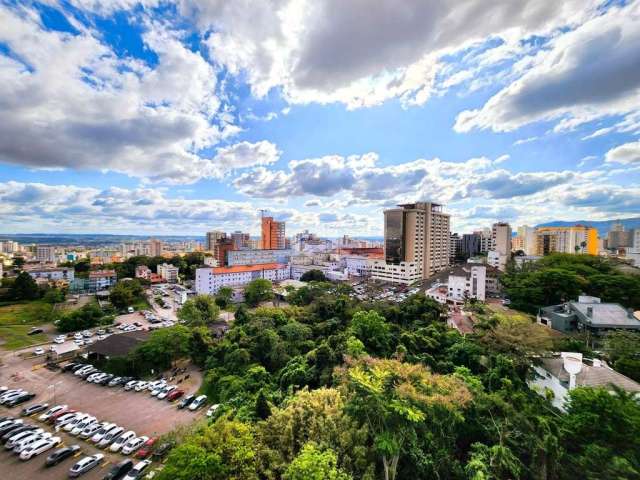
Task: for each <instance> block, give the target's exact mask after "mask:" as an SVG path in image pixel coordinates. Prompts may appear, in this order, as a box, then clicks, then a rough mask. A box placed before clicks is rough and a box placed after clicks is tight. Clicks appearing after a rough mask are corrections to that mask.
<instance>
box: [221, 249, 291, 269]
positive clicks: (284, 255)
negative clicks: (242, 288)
mask: <svg viewBox="0 0 640 480" xmlns="http://www.w3.org/2000/svg"><path fill="white" fill-rule="evenodd" d="M291 255H293V250H290V249H289V250H287V249H268V250H267V249H265V250H231V251H228V252H227V264H228V265H229V266H230V267H233V266H235V265H259V264H265V263H283V264H284V263H289V261H290V259H291Z"/></svg>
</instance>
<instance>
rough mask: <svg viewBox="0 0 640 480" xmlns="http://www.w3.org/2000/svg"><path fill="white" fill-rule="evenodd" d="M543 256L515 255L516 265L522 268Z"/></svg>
mask: <svg viewBox="0 0 640 480" xmlns="http://www.w3.org/2000/svg"><path fill="white" fill-rule="evenodd" d="M541 258H542V257H541V256H540V255H519V256H515V257H513V261H514V262H515V263H516V267H518V268H522V267H523V266H524V265H526V264H528V263H535V262H537V261H538V260H540V259H541Z"/></svg>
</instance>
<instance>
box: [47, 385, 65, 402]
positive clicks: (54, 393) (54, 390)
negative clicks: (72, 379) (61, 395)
mask: <svg viewBox="0 0 640 480" xmlns="http://www.w3.org/2000/svg"><path fill="white" fill-rule="evenodd" d="M61 383H62V381H60V382H56V383H52V384H51V385H49V386H48V387H47V388H52V389H53V399H52V400H51V403H52V404H53V405H55V403H56V385H60V384H61Z"/></svg>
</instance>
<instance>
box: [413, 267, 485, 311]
mask: <svg viewBox="0 0 640 480" xmlns="http://www.w3.org/2000/svg"><path fill="white" fill-rule="evenodd" d="M428 281H429V282H430V284H431V287H429V288H428V289H427V290H426V291H425V295H426V296H427V297H430V298H433V299H434V300H435V301H437V302H438V303H443V304H444V303H464V302H465V301H466V300H468V299H472V298H473V299H476V300H478V301H481V302H484V301H485V299H486V281H487V268H486V267H485V266H484V265H472V264H466V265H464V266H460V267H453V268H450V269H448V270H445V271H444V272H440V273H439V274H436V275H435V276H434V277H431V278H430V279H429V280H428Z"/></svg>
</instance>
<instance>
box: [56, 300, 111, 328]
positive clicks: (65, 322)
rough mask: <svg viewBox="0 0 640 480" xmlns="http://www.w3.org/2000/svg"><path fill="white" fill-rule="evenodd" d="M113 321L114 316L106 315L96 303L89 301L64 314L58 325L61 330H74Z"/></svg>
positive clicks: (57, 322)
mask: <svg viewBox="0 0 640 480" xmlns="http://www.w3.org/2000/svg"><path fill="white" fill-rule="evenodd" d="M103 319H105V320H107V321H109V322H110V321H111V320H112V317H105V314H104V312H103V311H102V309H101V308H100V307H99V306H98V305H97V304H96V303H88V304H87V305H84V306H83V307H82V308H79V309H77V310H73V311H71V312H68V313H66V314H64V315H62V316H61V317H60V318H59V319H58V320H57V321H56V327H57V329H58V331H60V332H63V333H65V332H73V331H76V330H85V329H87V328H92V327H95V326H96V325H98V324H99V323H101V322H102V321H103Z"/></svg>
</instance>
